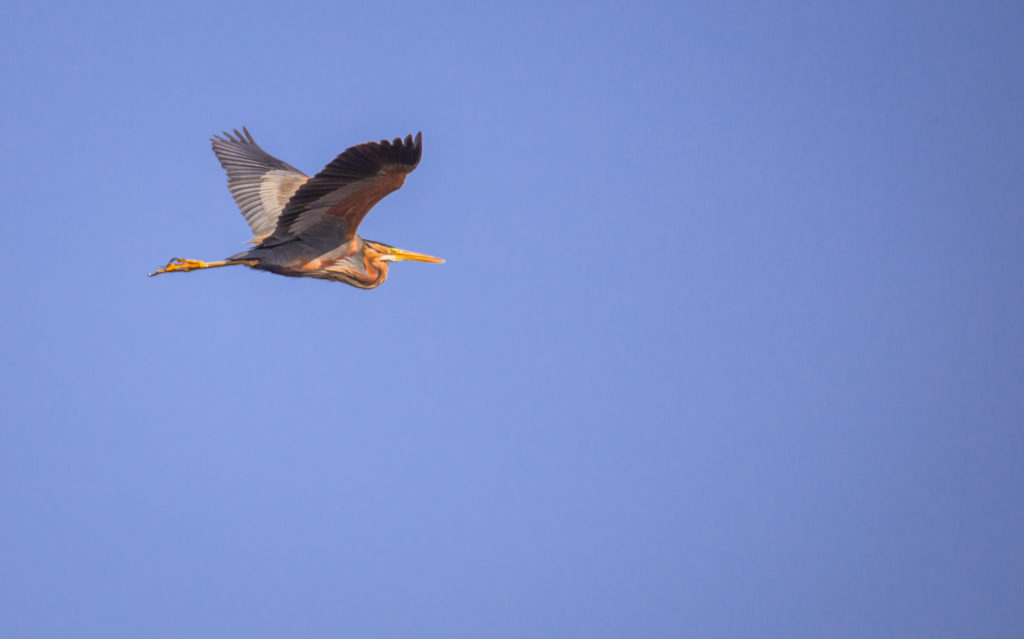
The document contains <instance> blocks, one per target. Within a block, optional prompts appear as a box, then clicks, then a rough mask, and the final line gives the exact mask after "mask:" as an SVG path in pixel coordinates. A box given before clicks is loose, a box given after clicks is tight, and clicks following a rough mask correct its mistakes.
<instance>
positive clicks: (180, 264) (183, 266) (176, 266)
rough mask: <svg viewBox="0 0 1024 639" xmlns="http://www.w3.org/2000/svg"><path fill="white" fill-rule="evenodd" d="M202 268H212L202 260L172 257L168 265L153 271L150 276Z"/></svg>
mask: <svg viewBox="0 0 1024 639" xmlns="http://www.w3.org/2000/svg"><path fill="white" fill-rule="evenodd" d="M200 268H210V265H209V264H207V263H206V262H203V261H200V260H185V259H182V258H180V257H175V258H172V259H171V261H170V262H168V263H167V266H165V267H163V268H162V269H159V270H156V271H153V272H152V273H150V274H149V276H150V277H153V276H154V275H160V274H161V273H173V272H175V271H182V272H185V273H187V272H188V271H194V270H196V269H200Z"/></svg>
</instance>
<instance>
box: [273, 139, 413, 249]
mask: <svg viewBox="0 0 1024 639" xmlns="http://www.w3.org/2000/svg"><path fill="white" fill-rule="evenodd" d="M422 153H423V138H422V134H421V133H417V134H416V137H415V138H413V137H412V136H411V135H409V136H406V138H405V139H404V140H403V139H401V138H395V139H394V141H391V142H389V141H387V140H381V141H380V142H367V143H366V144H359V145H357V146H353V147H351V148H349V149H347V150H345V152H344V153H342V154H341V155H339V156H338V157H336V158H335V159H334V160H332V161H331V163H330V164H328V165H327V166H326V167H324V169H323V170H322V171H320V172H319V173H317V174H316V175H315V176H313V178H312V179H310V180H309V181H308V182H306V183H305V184H303V185H302V186H301V187H300V188H299V190H298V191H296V192H295V195H293V196H292V198H291V199H290V200H288V204H286V205H285V208H284V211H282V212H281V217H279V218H278V220H277V228H276V229H275V230H274V234H273V235H272V236H271V237H270V238H268V239H267V240H265V241H264V243H263V246H273V245H275V244H280V243H282V242H287V241H289V240H292V239H295V238H299V237H301V239H302V240H303V241H304V242H308V243H310V244H313V245H316V246H322V247H324V248H325V249H330V248H334V247H337V246H340V245H341V244H343V243H344V242H347V241H348V240H351V239H352V237H353V236H355V234H356V229H357V228H359V223H360V222H362V221H363V218H364V217H365V216H366V214H367V213H368V212H369V211H370V209H372V208H373V206H374V205H375V204H377V202H380V201H381V199H382V198H383V197H384V196H385V195H387V194H388V193H391V192H392V191H396V190H398V189H399V188H400V187H401V186H402V184H403V183H404V182H405V176H406V175H408V174H409V173H411V172H412V170H413V169H415V168H416V165H417V164H419V162H420V156H421V155H422Z"/></svg>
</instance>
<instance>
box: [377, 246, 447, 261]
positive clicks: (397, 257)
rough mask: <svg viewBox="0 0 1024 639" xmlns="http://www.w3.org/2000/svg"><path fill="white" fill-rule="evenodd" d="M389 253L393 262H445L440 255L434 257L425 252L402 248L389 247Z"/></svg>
mask: <svg viewBox="0 0 1024 639" xmlns="http://www.w3.org/2000/svg"><path fill="white" fill-rule="evenodd" d="M388 255H390V256H391V261H393V262H407V261H408V262H431V263H433V264H444V259H443V258H440V257H434V256H433V255H424V254H423V253H413V252H412V251H406V250H403V249H400V248H394V247H389V248H388Z"/></svg>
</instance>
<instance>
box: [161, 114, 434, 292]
mask: <svg viewBox="0 0 1024 639" xmlns="http://www.w3.org/2000/svg"><path fill="white" fill-rule="evenodd" d="M210 144H211V146H212V147H213V152H214V154H216V156H217V159H218V160H219V161H220V164H221V166H223V167H224V170H225V171H226V172H227V175H228V190H229V191H230V192H231V196H232V198H234V200H235V204H237V205H238V208H239V210H240V211H241V212H242V215H243V216H244V217H245V221H246V222H248V224H249V228H250V229H251V230H252V233H253V239H251V240H249V242H250V243H252V244H254V245H255V246H254V247H253V248H250V249H248V250H246V251H242V252H240V253H236V254H234V255H232V256H230V257H227V258H225V259H223V260H220V261H216V262H204V261H201V260H190V259H182V258H179V257H176V258H173V259H171V260H170V261H169V262H168V263H167V265H166V266H164V267H163V268H161V269H158V270H156V271H154V272H153V273H150V274H149V275H150V277H152V276H154V275H160V274H162V273H179V272H189V271H195V270H199V269H207V268H217V267H222V266H239V265H240V266H248V267H250V268H253V269H256V270H261V271H269V272H271V273H277V274H279V275H286V276H289V277H313V278H318V279H324V280H332V281H335V282H344V283H345V284H350V285H352V286H355V287H357V288H363V289H370V288H376V287H378V286H380V285H381V284H383V283H384V281H385V280H386V279H387V277H388V265H389V263H390V262H402V261H415V262H433V263H438V264H440V263H443V262H444V260H443V259H441V258H439V257H434V256H432V255H424V254H422V253H414V252H412V251H406V250H404V249H399V248H395V247H394V246H390V245H388V244H384V243H382V242H374V241H371V240H366V239H363V238H362V237H360V236H359V235H358V234H357V233H356V230H357V229H358V228H359V223H360V222H362V221H363V218H364V217H365V216H366V214H367V213H369V212H370V209H372V208H373V207H374V206H375V205H376V204H377V203H378V202H380V201H381V199H383V198H384V196H386V195H388V194H389V193H392V192H393V191H396V190H398V189H399V188H401V186H402V184H404V183H405V178H406V176H407V175H409V173H412V171H413V170H414V169H415V168H416V166H417V165H418V164H419V162H420V157H421V155H422V154H423V134H422V132H420V133H417V134H416V137H415V138H414V137H413V136H412V135H407V136H406V137H405V139H404V140H403V139H402V138H395V139H394V140H392V141H388V140H381V141H380V142H366V143H364V144H358V145H356V146H352V147H349V148H348V149H346V150H345V151H344V152H342V153H341V155H339V156H338V157H336V158H335V159H334V160H332V161H331V162H330V163H329V164H328V165H327V166H325V167H324V168H323V169H322V170H321V171H320V172H319V173H317V174H316V175H314V176H313V177H312V178H311V177H309V176H308V175H306V174H305V173H303V172H302V171H300V170H298V169H296V168H295V167H294V166H292V165H290V164H288V163H286V162H283V161H281V160H279V159H277V158H275V157H274V156H272V155H270V154H269V153H267V152H266V151H264V150H263V149H262V148H261V147H260V145H259V144H257V143H256V140H255V139H253V137H252V134H251V133H249V130H248V129H247V128H245V127H244V126H243V127H242V130H241V131H239V130H238V129H234V132H233V133H228V132H227V131H224V132H223V133H222V134H220V135H214V136H213V137H212V138H211V139H210Z"/></svg>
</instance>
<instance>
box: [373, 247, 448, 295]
mask: <svg viewBox="0 0 1024 639" xmlns="http://www.w3.org/2000/svg"><path fill="white" fill-rule="evenodd" d="M363 251H364V255H365V259H366V263H367V265H371V264H372V265H373V266H375V267H377V269H378V270H379V271H380V274H381V275H382V276H383V277H381V279H380V281H379V282H378V283H377V284H378V285H379V284H380V283H383V281H384V278H386V277H387V273H388V262H432V263H434V264H443V263H444V259H442V258H440V257H434V256H433V255H424V254H423V253H413V252H412V251H406V250H405V249H400V248H395V247H394V246H390V245H388V244H382V243H381V242H373V241H370V240H363Z"/></svg>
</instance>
